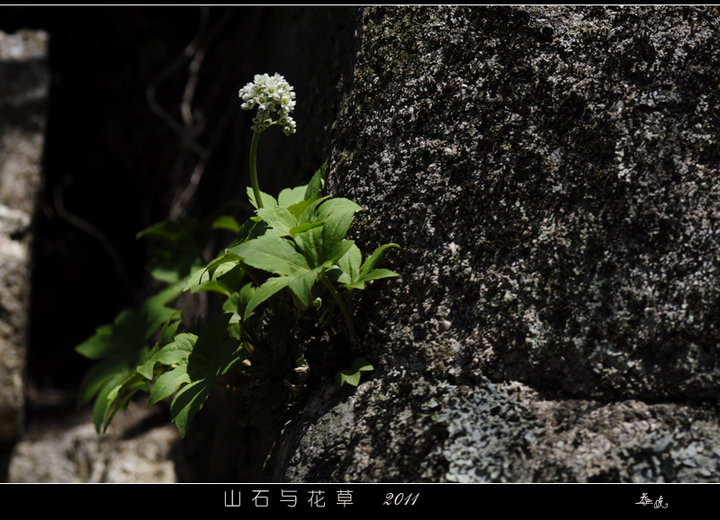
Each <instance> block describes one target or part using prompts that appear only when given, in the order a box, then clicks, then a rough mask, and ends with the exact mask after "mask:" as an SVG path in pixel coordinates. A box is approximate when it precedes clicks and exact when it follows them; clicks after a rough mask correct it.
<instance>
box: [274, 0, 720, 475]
mask: <svg viewBox="0 0 720 520" xmlns="http://www.w3.org/2000/svg"><path fill="white" fill-rule="evenodd" d="M719 35H720V13H719V12H718V9H717V8H715V7H565V6H543V7H539V6H538V7H535V6H528V7H449V6H448V7H405V8H394V7H393V8H390V7H379V8H367V9H365V10H364V13H363V18H362V20H361V22H360V26H359V28H358V39H359V51H358V53H357V55H356V57H355V63H354V72H353V74H354V77H353V84H352V86H351V88H350V89H349V92H348V94H347V96H346V97H345V100H344V103H343V105H342V108H341V110H340V113H339V116H338V119H337V121H336V123H335V127H334V135H333V143H332V144H333V148H332V157H331V164H330V168H329V175H330V178H329V182H328V186H329V189H330V191H331V192H332V193H334V194H336V195H342V196H347V197H349V198H351V199H353V200H355V201H357V202H358V203H360V204H361V205H362V206H363V208H364V211H363V212H362V214H361V216H360V218H359V222H358V224H357V226H356V228H355V235H356V236H355V238H356V239H357V240H358V242H359V243H360V244H361V245H362V248H363V249H364V250H372V249H373V248H374V247H375V246H377V245H379V244H381V243H384V242H390V241H392V242H397V243H399V244H400V245H401V246H402V250H401V251H399V252H398V253H396V254H394V255H393V256H390V257H389V263H390V267H391V268H393V269H395V270H397V271H399V272H400V273H401V274H402V278H401V279H398V280H394V281H391V282H389V283H380V282H377V283H375V285H374V286H373V288H372V289H371V290H369V291H366V294H364V295H363V297H362V299H361V301H360V302H358V307H357V308H358V311H357V315H356V319H357V322H358V325H359V327H360V329H361V330H362V332H363V333H364V336H365V340H364V348H365V350H366V353H367V354H368V356H369V357H370V358H371V360H372V361H373V362H374V364H375V366H376V371H375V372H374V375H373V377H372V379H371V380H369V381H367V382H365V383H363V384H361V385H360V387H358V389H357V390H356V391H355V392H350V391H348V390H347V389H340V390H339V389H337V388H334V387H333V386H332V385H330V384H328V385H327V386H326V387H323V388H320V389H318V390H317V391H315V392H314V394H313V395H312V396H311V398H310V400H309V403H308V405H307V407H306V408H305V411H304V413H303V416H302V417H301V418H300V419H299V420H298V421H296V423H295V425H294V427H293V428H291V429H289V432H288V434H287V436H286V439H285V443H284V445H283V447H282V449H281V451H280V453H279V462H278V465H277V472H276V475H275V476H276V478H277V479H279V480H290V481H298V480H301V481H302V480H310V481H350V482H357V481H365V482H372V481H436V482H437V481H461V482H504V481H574V482H587V481H622V482H633V481H643V482H662V481H686V482H697V481H708V482H710V481H717V480H718V478H719V477H720V427H719V426H718V412H717V403H718V398H719V397H720V327H719V326H718V323H720V320H719V318H720V225H719V224H720V191H719V190H718V186H719V185H718V182H717V179H718V174H719V173H720V170H719V166H720V153H718V150H720V74H719V73H718V70H720V38H718V36H719Z"/></svg>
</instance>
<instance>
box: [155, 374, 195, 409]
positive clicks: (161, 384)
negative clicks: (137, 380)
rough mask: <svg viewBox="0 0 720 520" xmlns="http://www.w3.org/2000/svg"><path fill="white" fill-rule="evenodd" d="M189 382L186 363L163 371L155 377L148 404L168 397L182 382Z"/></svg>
mask: <svg viewBox="0 0 720 520" xmlns="http://www.w3.org/2000/svg"><path fill="white" fill-rule="evenodd" d="M189 382H190V376H189V375H188V373H187V365H180V366H178V367H175V368H173V369H172V370H169V371H168V372H165V373H164V374H162V375H161V376H160V377H158V378H157V380H156V381H155V384H154V385H153V387H152V390H150V400H149V402H148V405H149V406H152V405H153V404H155V403H157V402H160V401H162V400H163V399H166V398H168V397H170V396H171V395H172V394H174V393H175V392H177V390H178V388H180V386H181V385H182V384H184V383H189Z"/></svg>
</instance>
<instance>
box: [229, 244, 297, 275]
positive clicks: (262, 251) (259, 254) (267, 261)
mask: <svg viewBox="0 0 720 520" xmlns="http://www.w3.org/2000/svg"><path fill="white" fill-rule="evenodd" d="M230 251H231V252H232V253H234V254H237V255H238V256H240V257H241V258H242V259H243V261H244V262H245V263H246V264H248V265H250V266H252V267H255V268H257V269H262V270H263V271H268V272H270V273H274V274H282V275H293V274H295V273H297V272H298V271H300V272H302V273H304V272H307V271H309V270H310V268H309V266H308V264H307V261H306V260H305V257H304V256H303V255H301V254H300V253H298V252H297V250H296V249H295V247H294V246H293V244H292V242H290V241H288V240H286V239H284V238H281V237H278V236H275V235H263V236H261V237H258V238H255V239H253V240H248V241H247V242H243V243H242V244H240V245H238V246H235V247H233V248H232V249H231V250H230Z"/></svg>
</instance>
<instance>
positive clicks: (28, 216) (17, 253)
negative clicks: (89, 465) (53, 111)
mask: <svg viewBox="0 0 720 520" xmlns="http://www.w3.org/2000/svg"><path fill="white" fill-rule="evenodd" d="M47 39H48V37H47V34H46V33H45V32H43V31H18V32H16V33H13V34H6V33H2V32H0V77H2V80H1V81H0V444H3V443H9V442H12V441H13V440H15V439H16V438H17V437H18V436H19V435H20V434H21V433H22V429H23V420H24V393H23V392H24V388H23V378H24V375H25V372H24V371H25V355H26V342H27V327H28V324H27V321H28V312H29V307H30V266H31V254H30V250H31V239H32V229H31V224H32V217H33V214H34V212H35V206H36V202H37V194H38V193H39V190H40V186H41V162H42V152H43V143H44V128H45V115H46V112H45V104H46V102H47V95H48V88H49V73H48V67H47Z"/></svg>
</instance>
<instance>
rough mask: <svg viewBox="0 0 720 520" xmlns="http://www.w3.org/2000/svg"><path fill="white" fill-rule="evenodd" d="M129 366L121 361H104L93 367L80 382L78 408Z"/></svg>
mask: <svg viewBox="0 0 720 520" xmlns="http://www.w3.org/2000/svg"><path fill="white" fill-rule="evenodd" d="M128 369H129V364H128V363H127V361H124V360H122V359H106V360H103V361H101V362H100V363H96V364H95V365H93V366H92V367H91V368H90V370H88V371H87V372H86V373H85V376H84V377H83V378H82V381H80V388H79V390H78V406H85V405H86V404H87V403H89V402H90V401H91V400H92V398H93V397H95V396H96V395H97V393H98V392H99V391H100V389H101V388H102V387H103V386H105V384H107V382H108V381H109V380H111V379H112V378H113V377H114V376H115V375H117V374H124V373H126V372H127V371H128Z"/></svg>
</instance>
